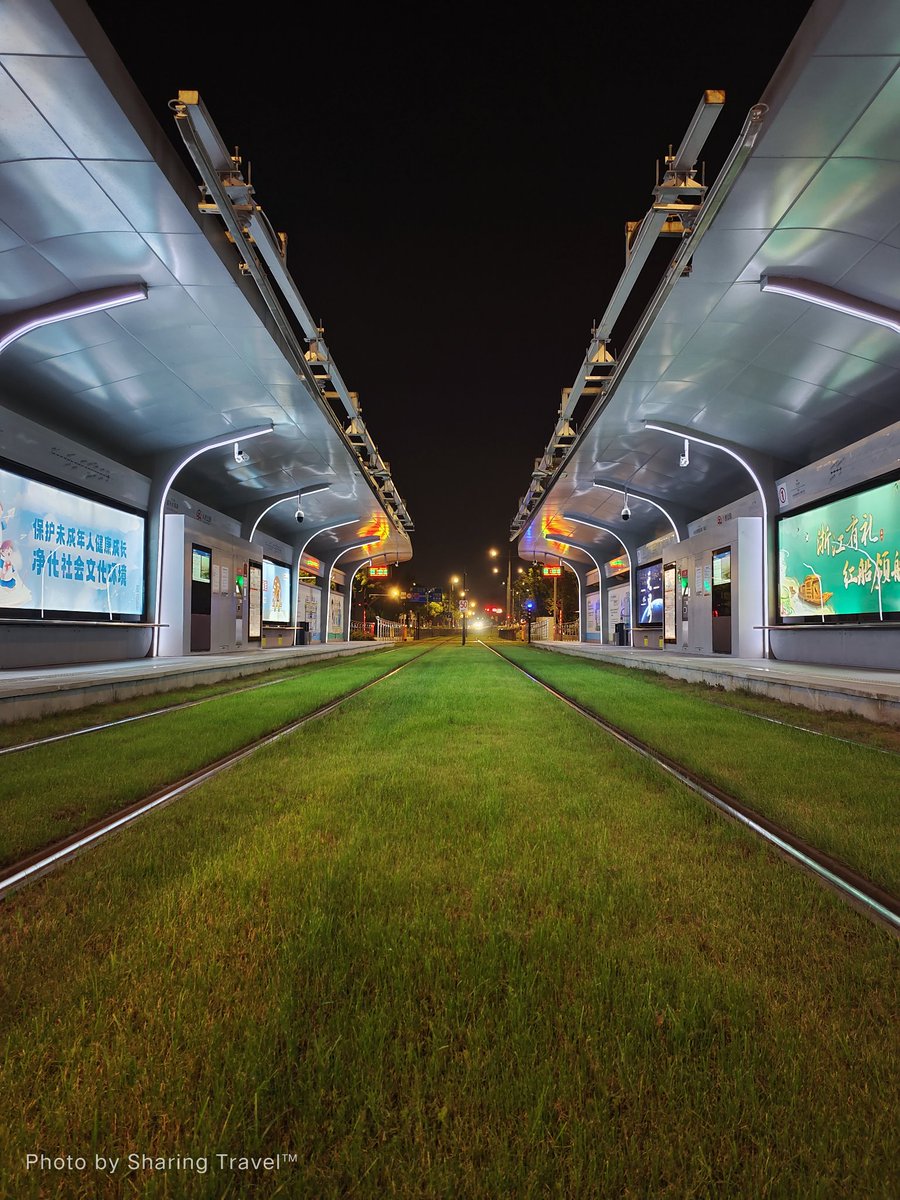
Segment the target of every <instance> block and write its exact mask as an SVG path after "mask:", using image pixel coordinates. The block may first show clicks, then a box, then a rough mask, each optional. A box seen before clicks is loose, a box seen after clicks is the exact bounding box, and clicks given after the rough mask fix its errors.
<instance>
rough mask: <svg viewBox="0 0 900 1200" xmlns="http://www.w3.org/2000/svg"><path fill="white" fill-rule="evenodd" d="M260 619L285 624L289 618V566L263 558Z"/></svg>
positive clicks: (288, 621) (275, 623) (274, 623)
mask: <svg viewBox="0 0 900 1200" xmlns="http://www.w3.org/2000/svg"><path fill="white" fill-rule="evenodd" d="M262 585H263V590H262V619H263V621H268V622H270V623H271V624H273V625H287V624H289V623H290V619H291V568H290V567H288V566H285V564H284V563H277V562H272V560H271V559H270V558H264V559H263V564H262Z"/></svg>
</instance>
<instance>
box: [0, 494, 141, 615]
mask: <svg viewBox="0 0 900 1200" xmlns="http://www.w3.org/2000/svg"><path fill="white" fill-rule="evenodd" d="M0 609H8V610H11V611H13V612H15V611H22V612H25V611H29V610H39V611H40V610H43V611H50V612H62V613H97V614H103V615H104V616H114V615H115V616H129V617H139V616H141V615H142V613H143V611H144V518H143V517H140V516H137V515H136V514H135V513H129V512H125V511H123V510H122V509H120V508H112V507H111V506H110V505H108V504H101V503H100V502H99V501H98V500H89V499H87V498H86V497H84V496H77V495H75V494H74V493H73V492H66V491H63V490H62V489H61V488H57V487H53V486H51V485H50V484H46V483H38V482H37V480H34V479H25V478H24V477H22V476H19V475H14V474H13V473H12V472H10V471H3V470H0Z"/></svg>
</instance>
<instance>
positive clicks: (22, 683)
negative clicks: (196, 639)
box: [0, 642, 396, 724]
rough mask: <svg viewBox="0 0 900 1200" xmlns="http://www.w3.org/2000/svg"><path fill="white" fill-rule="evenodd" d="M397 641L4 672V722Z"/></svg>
mask: <svg viewBox="0 0 900 1200" xmlns="http://www.w3.org/2000/svg"><path fill="white" fill-rule="evenodd" d="M395 644H396V643H394V642H329V643H328V645H327V646H320V645H312V646H288V647H284V648H275V649H268V650H256V649H254V650H238V651H235V652H234V653H233V654H203V655H198V654H192V655H189V656H186V657H184V658H139V659H129V660H127V661H125V662H109V663H83V664H79V665H76V666H65V667H33V668H30V669H27V670H20V671H0V724H8V723H9V722H11V721H20V720H23V719H24V718H26V717H40V716H44V715H45V714H47V713H52V712H61V711H63V710H67V709H73V708H84V706H85V705H87V704H98V703H101V702H105V701H110V700H124V699H127V698H128V697H130V696H138V695H148V694H150V693H153V692H164V691H169V690H170V689H172V688H186V687H195V686H196V685H197V684H210V683H218V682H219V681H220V680H222V679H240V678H241V677H242V676H244V675H257V674H259V673H260V672H261V671H271V670H273V669H277V668H283V667H292V666H297V665H298V664H299V663H302V662H315V661H316V660H317V659H323V658H338V657H341V656H343V655H348V654H367V653H371V652H372V651H375V650H384V649H386V648H387V647H389V646H393V645H395Z"/></svg>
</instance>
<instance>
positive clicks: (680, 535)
mask: <svg viewBox="0 0 900 1200" xmlns="http://www.w3.org/2000/svg"><path fill="white" fill-rule="evenodd" d="M594 487H602V488H606V490H607V491H608V492H618V493H619V495H625V494H626V493H627V494H628V495H629V496H631V497H632V499H634V500H643V501H645V503H647V504H652V505H653V507H654V508H658V509H659V511H660V512H661V513H662V514H663V516H664V517H665V518H666V519H667V520H668V522H669V524H670V525H671V526H672V529H673V530H674V533H675V537H676V538H677V540H678V541H679V542H683V541H684V540H685V538H687V536H688V523H689V522H690V521H693V520H694V519H695V518H696V517H699V516H700V515H701V514H700V513H698V512H692V511H691V510H690V509H687V508H685V507H684V505H683V504H670V503H669V501H668V500H667V501H666V503H665V505H663V504H662V503H661V502H660V501H659V500H657V498H656V497H655V496H651V495H650V493H649V492H644V491H642V490H641V489H640V488H633V487H632V486H631V485H630V484H627V485H626V484H623V483H621V482H620V481H619V480H617V479H609V478H607V477H605V476H603V475H595V476H594Z"/></svg>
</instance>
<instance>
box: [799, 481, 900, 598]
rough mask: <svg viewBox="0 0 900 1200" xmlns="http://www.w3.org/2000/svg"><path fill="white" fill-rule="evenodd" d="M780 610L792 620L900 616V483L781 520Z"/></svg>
mask: <svg viewBox="0 0 900 1200" xmlns="http://www.w3.org/2000/svg"><path fill="white" fill-rule="evenodd" d="M778 611H779V614H780V616H781V617H782V619H783V620H787V621H790V620H791V619H797V618H804V617H819V618H820V619H821V618H823V617H835V618H840V617H859V616H866V615H869V616H874V617H875V619H878V617H879V616H888V615H891V614H897V613H900V480H894V481H893V482H891V483H884V484H881V485H880V486H878V487H874V488H868V489H867V490H866V491H862V492H856V493H854V494H852V495H849V496H844V497H842V498H841V499H839V500H832V501H829V502H828V503H827V504H819V505H817V506H816V507H815V508H809V509H807V510H806V511H805V512H802V513H791V514H789V515H788V516H785V517H782V518H781V519H780V520H779V522H778Z"/></svg>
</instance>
